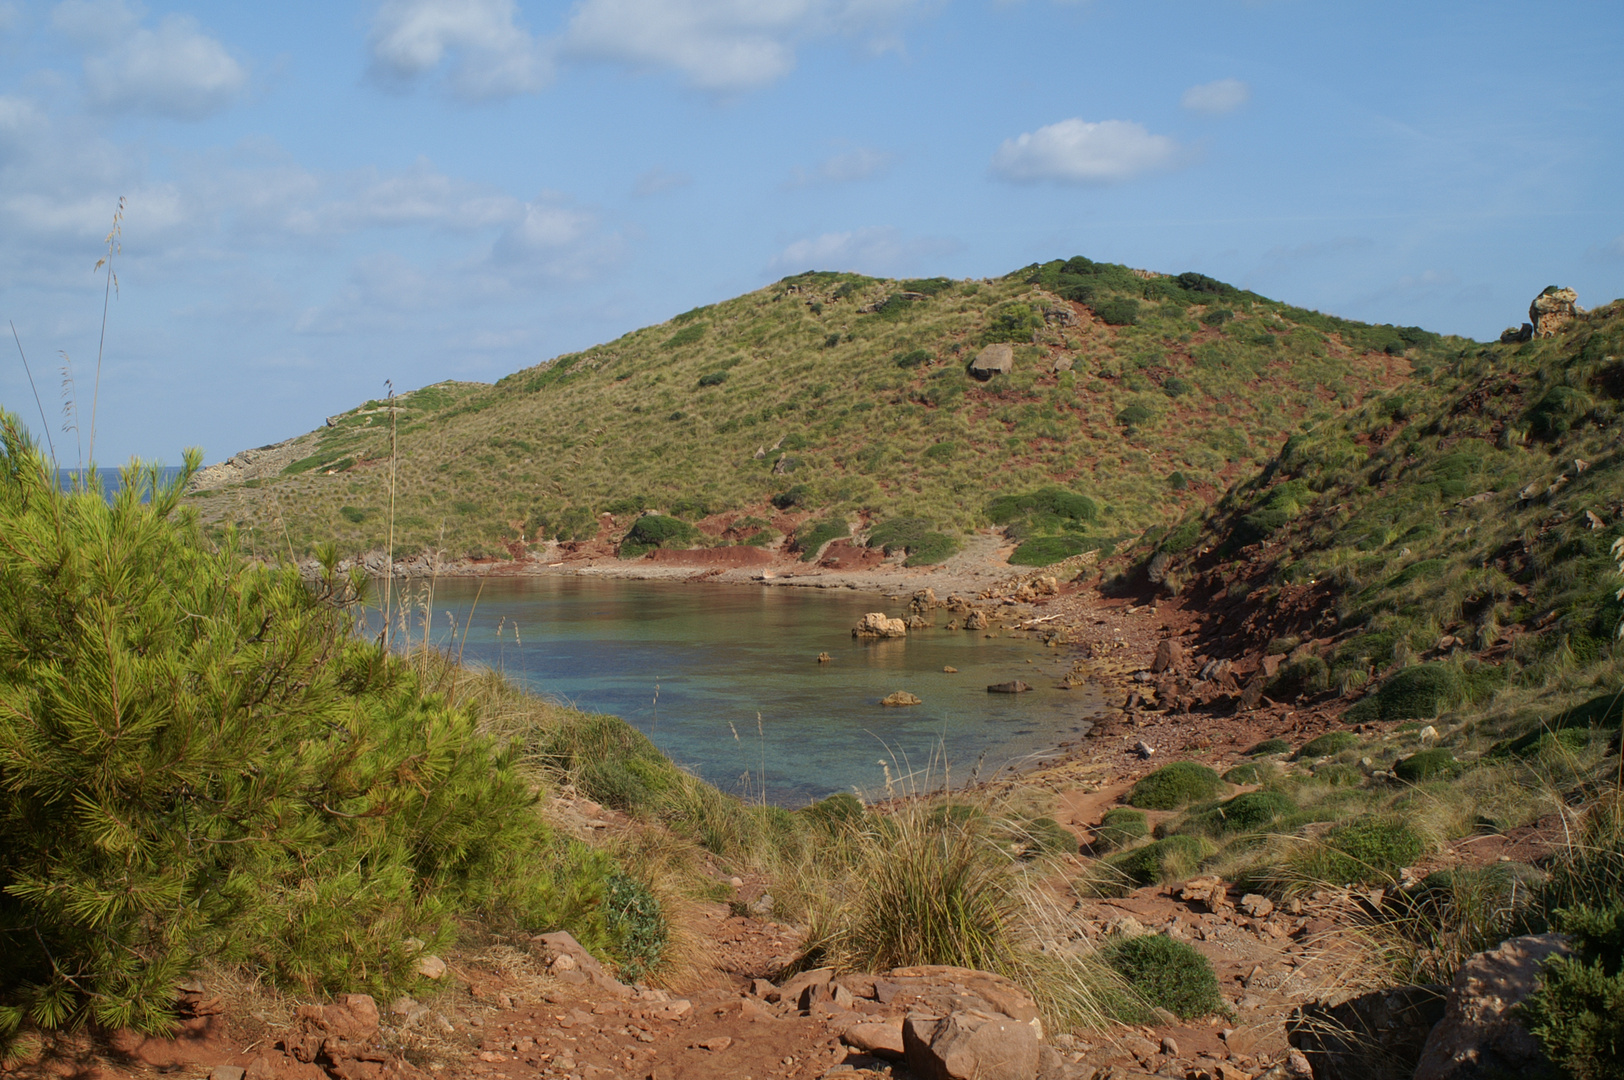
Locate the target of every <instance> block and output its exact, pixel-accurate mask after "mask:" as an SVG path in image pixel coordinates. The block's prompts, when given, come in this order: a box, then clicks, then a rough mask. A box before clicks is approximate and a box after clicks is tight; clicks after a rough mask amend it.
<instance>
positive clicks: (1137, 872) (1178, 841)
mask: <svg viewBox="0 0 1624 1080" xmlns="http://www.w3.org/2000/svg"><path fill="white" fill-rule="evenodd" d="M1216 850H1217V848H1215V847H1214V846H1213V844H1212V842H1211V841H1210V840H1208V839H1207V838H1206V837H1204V836H1194V835H1190V834H1185V833H1181V834H1179V835H1176V836H1169V837H1167V838H1166V839H1164V840H1156V841H1153V842H1152V843H1149V844H1146V845H1145V846H1144V847H1137V848H1133V849H1131V850H1129V851H1124V852H1122V853H1121V854H1118V855H1112V856H1111V857H1110V858H1108V859H1106V860H1105V863H1106V866H1108V867H1110V868H1111V869H1113V870H1115V871H1116V872H1118V873H1119V874H1121V875H1123V876H1124V877H1125V878H1127V879H1128V880H1129V881H1131V882H1133V883H1134V884H1135V885H1154V884H1155V883H1156V882H1158V881H1162V880H1164V879H1176V878H1180V877H1186V876H1188V875H1189V874H1191V873H1193V872H1194V871H1195V868H1196V867H1197V866H1199V865H1201V860H1202V859H1205V858H1206V857H1207V856H1209V855H1211V854H1212V853H1213V852H1215V851H1216Z"/></svg>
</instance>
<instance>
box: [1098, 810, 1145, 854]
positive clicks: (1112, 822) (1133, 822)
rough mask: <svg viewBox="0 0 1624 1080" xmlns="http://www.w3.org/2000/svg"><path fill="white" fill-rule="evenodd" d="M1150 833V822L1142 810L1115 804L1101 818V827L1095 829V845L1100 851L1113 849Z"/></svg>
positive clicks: (1125, 845) (1124, 845)
mask: <svg viewBox="0 0 1624 1080" xmlns="http://www.w3.org/2000/svg"><path fill="white" fill-rule="evenodd" d="M1149 835H1150V824H1149V822H1148V821H1147V820H1146V818H1145V815H1144V814H1143V813H1142V812H1141V811H1138V810H1130V809H1128V808H1127V807H1126V806H1113V807H1112V808H1111V809H1109V810H1107V811H1106V812H1105V814H1104V816H1102V817H1101V818H1100V827H1099V828H1097V829H1095V830H1094V846H1095V847H1096V848H1098V849H1099V850H1100V851H1112V850H1114V849H1116V848H1123V847H1127V846H1128V845H1129V844H1131V843H1133V842H1134V841H1135V840H1139V839H1141V838H1143V837H1146V836H1149Z"/></svg>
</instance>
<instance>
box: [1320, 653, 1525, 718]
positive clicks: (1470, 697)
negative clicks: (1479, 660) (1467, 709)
mask: <svg viewBox="0 0 1624 1080" xmlns="http://www.w3.org/2000/svg"><path fill="white" fill-rule="evenodd" d="M1504 679H1505V671H1504V670H1503V669H1502V668H1498V667H1494V666H1491V665H1488V664H1482V665H1479V666H1478V667H1477V668H1476V670H1473V671H1467V670H1465V669H1464V668H1462V667H1460V666H1457V665H1455V664H1450V663H1446V662H1442V661H1439V662H1435V663H1430V664H1416V665H1414V666H1412V667H1407V668H1403V669H1401V670H1399V671H1397V672H1395V673H1394V674H1393V675H1391V676H1389V677H1388V679H1387V681H1386V682H1384V683H1382V685H1381V688H1380V689H1379V690H1377V691H1376V693H1375V694H1373V695H1370V696H1368V697H1366V698H1365V699H1364V700H1363V701H1360V702H1359V704H1358V705H1355V706H1354V708H1353V709H1350V710H1349V711H1348V714H1347V715H1348V718H1349V719H1350V720H1353V721H1354V722H1356V723H1357V722H1359V721H1368V720H1430V719H1432V718H1433V717H1435V716H1437V715H1438V714H1439V713H1441V712H1443V711H1444V710H1445V709H1450V708H1455V707H1456V706H1459V705H1464V704H1467V703H1470V702H1473V701H1479V700H1482V699H1483V698H1485V697H1488V696H1489V695H1491V694H1493V693H1494V691H1495V689H1496V688H1497V687H1498V686H1499V685H1500V684H1501V683H1502V682H1503V681H1504Z"/></svg>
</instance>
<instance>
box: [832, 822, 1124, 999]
mask: <svg viewBox="0 0 1624 1080" xmlns="http://www.w3.org/2000/svg"><path fill="white" fill-rule="evenodd" d="M976 809H980V810H982V812H981V813H963V812H952V811H950V812H946V813H944V812H942V808H941V807H940V806H938V805H933V804H932V801H931V800H929V799H923V798H920V799H909V800H906V801H905V802H903V803H902V804H901V805H899V806H896V807H894V808H893V809H892V811H891V812H890V813H887V814H883V815H870V816H868V817H866V818H865V819H864V821H863V822H862V824H861V825H860V826H857V827H853V828H847V829H845V830H842V831H840V832H838V833H837V834H835V836H834V837H833V838H832V839H833V843H832V844H831V845H829V846H828V847H827V848H826V850H825V851H824V852H823V855H822V858H821V861H822V864H823V866H824V868H825V869H824V874H823V879H822V881H821V882H820V883H819V886H818V896H817V897H816V899H815V901H814V903H813V905H812V909H811V911H810V913H809V923H810V925H809V928H808V932H807V937H806V943H807V944H806V946H805V951H804V953H803V958H802V961H801V963H802V964H804V965H807V966H810V965H812V964H820V965H829V966H833V967H835V968H836V969H837V970H844V971H884V970H886V969H888V968H892V967H905V966H910V965H919V964H946V965H953V966H959V967H970V968H978V969H980V970H984V971H992V972H996V973H998V974H1001V975H1004V976H1006V977H1008V978H1010V979H1012V980H1014V981H1015V982H1017V983H1019V984H1021V985H1022V986H1023V987H1025V988H1026V989H1027V990H1028V991H1029V992H1031V993H1032V995H1033V996H1034V998H1035V999H1036V1000H1037V1002H1038V1005H1039V1007H1040V1009H1042V1010H1043V1012H1044V1013H1045V1015H1046V1017H1047V1018H1048V1019H1049V1020H1050V1021H1051V1022H1054V1023H1057V1024H1058V1025H1060V1026H1062V1027H1071V1026H1074V1025H1085V1026H1097V1025H1099V1024H1101V1023H1103V1022H1104V1019H1105V1017H1106V1016H1107V1015H1108V1014H1110V1013H1114V1012H1116V1011H1119V1010H1120V1008H1121V1007H1122V1004H1123V1003H1124V1002H1126V1001H1129V1000H1131V999H1132V993H1131V991H1128V990H1127V989H1126V988H1125V987H1124V986H1123V985H1122V983H1121V982H1120V980H1118V979H1116V978H1115V977H1114V976H1113V975H1112V973H1111V972H1110V970H1109V969H1108V968H1107V967H1105V966H1104V965H1103V964H1101V963H1100V962H1099V961H1098V959H1097V958H1094V957H1091V956H1079V957H1062V956H1058V955H1045V954H1044V953H1042V952H1041V951H1040V950H1039V949H1038V947H1037V944H1036V942H1037V937H1038V929H1039V927H1040V926H1042V925H1044V924H1045V920H1046V918H1048V917H1049V916H1048V913H1047V912H1046V911H1045V901H1043V900H1042V899H1041V893H1040V892H1039V891H1038V890H1036V889H1035V888H1033V887H1032V886H1033V884H1034V883H1033V882H1030V881H1028V879H1027V877H1026V874H1025V872H1024V869H1023V868H1024V866H1025V865H1026V863H1025V861H1024V860H1023V859H1022V858H1021V857H1020V856H1019V855H1018V854H1016V853H1014V852H1012V851H1011V850H1010V848H1009V847H1008V845H1007V844H1006V843H1005V842H1003V841H1002V839H1001V837H1000V836H999V835H998V834H999V828H998V826H997V823H998V822H999V820H1000V818H999V817H998V816H996V815H992V814H989V813H986V812H985V809H984V808H980V807H976ZM830 868H833V869H834V872H833V873H830V872H829V869H830Z"/></svg>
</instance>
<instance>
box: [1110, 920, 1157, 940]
mask: <svg viewBox="0 0 1624 1080" xmlns="http://www.w3.org/2000/svg"><path fill="white" fill-rule="evenodd" d="M1148 933H1150V930H1149V929H1147V928H1146V926H1145V924H1144V923H1142V922H1140V921H1139V920H1138V919H1136V918H1134V917H1133V916H1132V915H1118V916H1117V917H1116V918H1114V919H1111V920H1110V921H1109V922H1107V923H1106V924H1105V936H1106V937H1122V938H1132V937H1143V936H1145V935H1146V934H1148Z"/></svg>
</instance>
